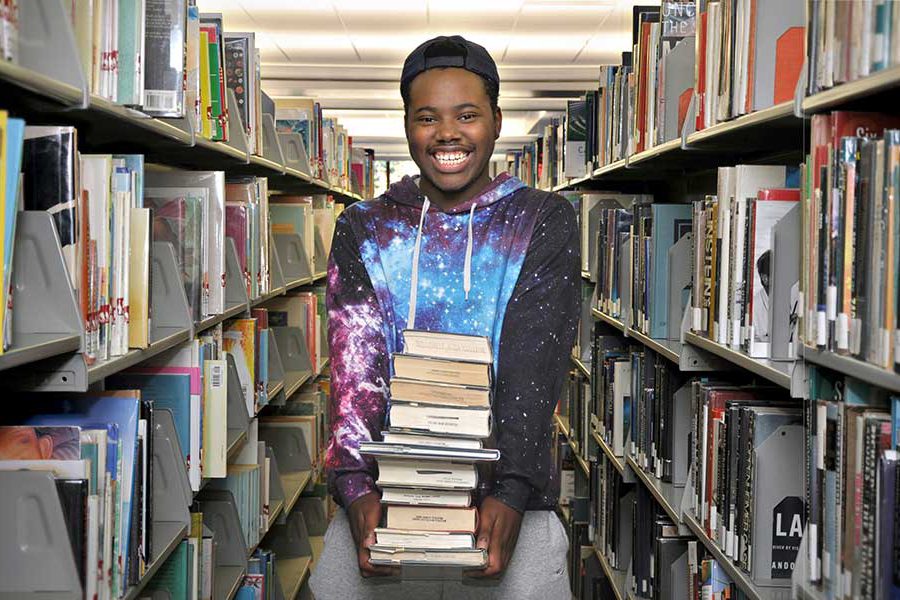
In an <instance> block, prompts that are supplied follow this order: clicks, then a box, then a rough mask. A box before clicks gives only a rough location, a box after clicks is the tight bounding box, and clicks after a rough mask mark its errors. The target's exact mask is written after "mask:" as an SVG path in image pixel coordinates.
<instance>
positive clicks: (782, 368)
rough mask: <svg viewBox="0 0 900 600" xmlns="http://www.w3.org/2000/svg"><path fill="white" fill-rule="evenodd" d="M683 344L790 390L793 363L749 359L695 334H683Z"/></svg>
mask: <svg viewBox="0 0 900 600" xmlns="http://www.w3.org/2000/svg"><path fill="white" fill-rule="evenodd" d="M684 340H685V342H687V343H689V344H691V345H693V346H696V347H698V348H702V349H703V350H706V351H707V352H710V353H711V354H715V355H716V356H718V357H720V358H724V359H725V360H727V361H729V362H731V363H733V364H735V365H737V366H739V367H742V368H744V369H747V370H748V371H750V372H752V373H755V374H756V375H759V376H760V377H763V378H765V379H768V380H769V381H771V382H772V383H774V384H776V385H779V386H781V387H783V388H786V389H788V390H790V389H791V368H792V367H793V364H794V363H793V361H784V362H776V361H772V360H768V359H765V358H750V357H749V356H747V355H746V354H744V353H743V352H738V351H736V350H732V349H731V348H726V347H725V346H722V345H721V344H717V343H716V342H713V341H712V340H708V339H706V338H705V337H701V336H699V335H697V334H696V333H691V332H687V333H685V334H684Z"/></svg>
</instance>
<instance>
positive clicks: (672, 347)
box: [628, 327, 682, 365]
mask: <svg viewBox="0 0 900 600" xmlns="http://www.w3.org/2000/svg"><path fill="white" fill-rule="evenodd" d="M628 337H630V338H633V339H635V340H637V341H639V342H640V343H642V344H644V345H645V346H647V347H648V348H650V349H651V350H653V351H655V352H657V353H658V354H661V355H662V356H664V357H666V358H667V359H669V360H670V361H672V362H674V363H675V364H676V365H677V364H679V363H680V362H681V347H682V344H681V342H678V341H675V340H658V339H655V338H652V337H650V336H647V335H644V334H643V333H641V332H640V331H638V330H636V329H632V328H630V327H629V328H628Z"/></svg>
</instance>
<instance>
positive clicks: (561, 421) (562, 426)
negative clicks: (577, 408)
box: [553, 414, 569, 438]
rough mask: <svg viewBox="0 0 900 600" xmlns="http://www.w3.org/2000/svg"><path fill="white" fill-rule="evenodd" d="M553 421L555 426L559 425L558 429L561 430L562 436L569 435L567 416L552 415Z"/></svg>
mask: <svg viewBox="0 0 900 600" xmlns="http://www.w3.org/2000/svg"><path fill="white" fill-rule="evenodd" d="M553 422H554V423H556V426H557V427H559V430H560V431H561V432H562V434H563V435H564V436H566V437H567V438H568V437H569V419H568V417H562V416H560V415H557V414H554V415H553Z"/></svg>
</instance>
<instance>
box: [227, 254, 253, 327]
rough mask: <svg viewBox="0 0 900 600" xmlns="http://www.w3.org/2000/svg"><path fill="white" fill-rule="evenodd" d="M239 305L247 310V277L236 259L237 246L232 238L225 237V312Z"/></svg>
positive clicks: (248, 301) (248, 304) (248, 300)
mask: <svg viewBox="0 0 900 600" xmlns="http://www.w3.org/2000/svg"><path fill="white" fill-rule="evenodd" d="M238 306H241V307H243V308H245V309H247V310H249V306H250V298H249V297H248V295H247V278H246V276H245V274H244V270H243V269H241V263H240V260H238V253H237V246H235V245H234V240H233V239H232V238H230V237H229V238H225V312H226V313H227V312H229V311H230V310H232V309H235V308H237V307H238Z"/></svg>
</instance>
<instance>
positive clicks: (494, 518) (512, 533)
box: [467, 496, 522, 577]
mask: <svg viewBox="0 0 900 600" xmlns="http://www.w3.org/2000/svg"><path fill="white" fill-rule="evenodd" d="M521 526H522V513H520V512H519V511H517V510H516V509H514V508H512V507H509V506H507V505H506V504H504V503H503V502H501V501H500V500H497V499H496V498H494V497H492V496H488V497H487V498H485V499H484V500H483V501H482V503H481V507H480V508H479V509H478V533H477V535H476V539H477V540H478V541H477V546H476V547H477V548H481V549H483V550H487V564H486V566H485V568H484V570H479V571H469V572H468V573H467V575H469V576H471V577H499V576H500V575H502V574H503V572H504V571H505V570H506V567H507V565H509V561H510V560H511V559H512V554H513V551H514V550H515V549H516V541H518V539H519V528H520V527H521Z"/></svg>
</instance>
